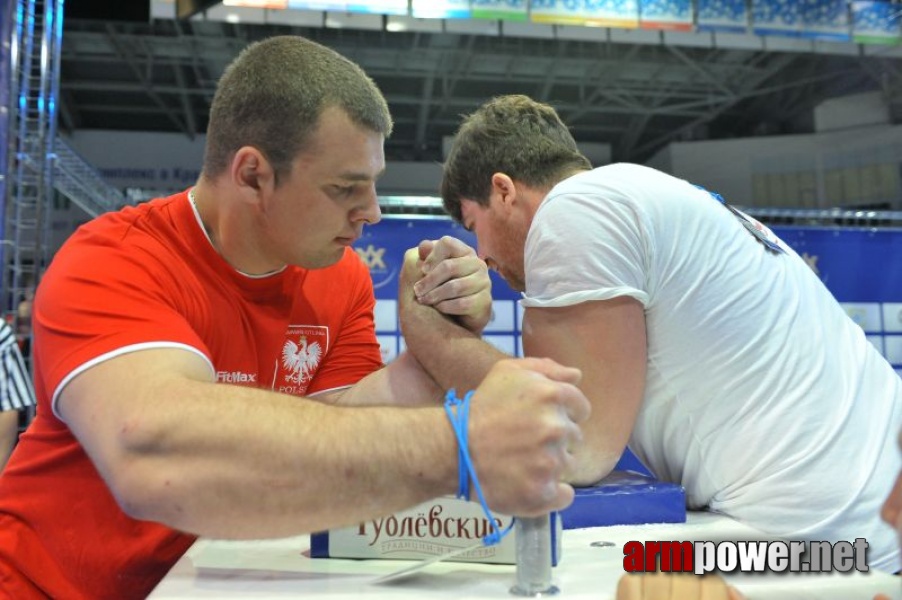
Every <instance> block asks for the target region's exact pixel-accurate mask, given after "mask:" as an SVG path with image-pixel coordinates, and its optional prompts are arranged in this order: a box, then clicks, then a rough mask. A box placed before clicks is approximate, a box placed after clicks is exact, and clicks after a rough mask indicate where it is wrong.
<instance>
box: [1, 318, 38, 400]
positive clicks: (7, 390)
mask: <svg viewBox="0 0 902 600" xmlns="http://www.w3.org/2000/svg"><path fill="white" fill-rule="evenodd" d="M34 404H35V398H34V388H33V387H32V384H31V375H30V374H29V373H28V369H27V368H26V366H25V360H24V359H23V358H22V353H21V352H20V351H19V345H18V343H17V342H16V336H15V333H14V332H13V330H12V327H10V326H9V325H8V324H7V323H6V322H5V321H0V411H4V410H21V409H23V408H28V407H29V406H34Z"/></svg>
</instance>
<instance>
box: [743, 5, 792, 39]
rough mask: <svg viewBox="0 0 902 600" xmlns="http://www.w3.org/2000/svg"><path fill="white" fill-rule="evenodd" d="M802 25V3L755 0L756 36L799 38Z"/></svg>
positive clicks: (753, 27) (754, 23)
mask: <svg viewBox="0 0 902 600" xmlns="http://www.w3.org/2000/svg"><path fill="white" fill-rule="evenodd" d="M801 25H802V2H786V0H755V1H754V2H753V3H752V29H753V31H754V32H755V34H756V35H788V36H797V35H799V33H800V31H801Z"/></svg>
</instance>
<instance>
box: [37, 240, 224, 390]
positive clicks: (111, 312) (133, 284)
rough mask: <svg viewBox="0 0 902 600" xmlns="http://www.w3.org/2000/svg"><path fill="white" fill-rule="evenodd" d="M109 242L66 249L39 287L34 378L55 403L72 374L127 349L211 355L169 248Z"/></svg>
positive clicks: (61, 252) (206, 356)
mask: <svg viewBox="0 0 902 600" xmlns="http://www.w3.org/2000/svg"><path fill="white" fill-rule="evenodd" d="M108 242H109V239H106V240H92V239H90V238H89V239H82V240H79V242H78V243H77V244H70V245H69V246H68V247H64V248H63V249H62V250H61V251H60V253H58V254H57V256H56V257H55V259H54V261H53V264H51V266H50V268H49V269H48V270H47V274H46V275H45V276H44V278H43V279H42V280H41V284H40V286H39V287H38V290H37V294H36V297H35V304H34V321H33V322H34V344H33V351H34V358H35V376H36V383H37V384H38V386H41V387H43V389H44V390H45V391H46V392H45V393H47V394H49V395H50V396H51V397H52V398H53V401H54V402H55V399H56V397H57V396H58V394H59V391H60V389H61V388H62V386H63V385H65V383H66V382H67V381H69V380H70V379H71V377H72V376H73V375H74V374H76V373H78V372H81V370H83V369H85V368H87V366H90V365H92V364H96V363H97V362H98V361H99V360H102V359H104V358H105V357H113V356H115V355H117V354H119V353H124V352H128V351H129V350H130V349H135V350H136V349H142V348H150V347H183V348H186V349H189V350H192V351H194V352H196V353H198V354H199V355H201V356H203V357H205V358H206V360H207V361H208V362H209V360H210V359H209V356H210V353H209V350H208V348H207V347H206V345H205V344H204V342H203V341H202V340H201V339H200V337H199V336H198V334H197V331H196V329H195V328H194V327H192V326H191V324H190V323H189V322H188V320H187V319H186V317H185V313H186V310H185V307H180V306H178V304H179V303H181V302H182V301H183V300H184V296H185V291H184V290H185V289H186V288H188V287H190V286H188V285H186V283H187V282H186V281H184V279H183V278H180V277H179V275H177V274H176V273H175V272H174V270H173V267H170V268H167V267H166V264H165V263H166V256H167V253H166V251H165V250H164V249H163V248H162V247H150V246H142V245H138V246H136V247H135V248H133V249H131V250H129V251H126V250H124V249H123V248H122V247H121V246H120V247H116V245H115V244H111V243H108ZM170 264H174V263H173V261H170ZM179 274H181V275H183V274H184V273H181V272H180V273H179ZM61 299H65V301H60V300H61ZM199 308H202V307H199ZM196 312H200V311H196Z"/></svg>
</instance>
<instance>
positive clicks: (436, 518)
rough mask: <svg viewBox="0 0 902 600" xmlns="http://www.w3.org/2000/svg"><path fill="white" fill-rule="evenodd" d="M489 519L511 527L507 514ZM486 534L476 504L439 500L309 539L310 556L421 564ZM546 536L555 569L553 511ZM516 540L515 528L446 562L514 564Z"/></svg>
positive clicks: (557, 535)
mask: <svg viewBox="0 0 902 600" xmlns="http://www.w3.org/2000/svg"><path fill="white" fill-rule="evenodd" d="M492 516H493V517H494V518H495V519H496V524H497V526H498V528H499V529H500V530H501V531H503V530H504V529H506V528H507V526H508V525H510V523H511V517H510V516H507V515H500V514H493V515H492ZM490 532H491V529H490V527H489V522H488V519H486V516H485V514H484V513H483V512H482V508H481V507H480V505H479V503H478V502H466V501H464V500H459V499H457V498H454V497H442V498H437V499H435V500H431V501H429V502H425V503H423V504H420V505H418V506H416V507H414V508H411V509H409V510H405V511H403V512H399V513H396V514H394V515H391V516H389V517H384V518H381V519H374V520H372V521H367V522H365V523H360V524H359V525H357V526H355V527H346V528H343V529H331V530H329V531H326V532H321V533H314V534H312V535H311V536H310V556H311V557H313V558H330V557H331V558H387V559H415V560H422V559H425V558H431V557H434V556H437V555H439V554H447V553H448V552H451V551H453V550H457V549H459V548H466V547H468V546H473V545H474V544H476V543H478V542H479V540H480V539H481V538H483V537H484V536H485V535H486V534H488V533H490ZM550 535H551V540H550V542H551V551H552V552H551V554H552V565H553V566H554V565H557V564H558V561H559V560H560V556H561V520H560V516H559V515H558V514H557V513H552V514H551V532H550ZM515 536H516V528H514V529H513V530H512V531H511V532H510V533H509V534H507V535H506V536H505V537H504V539H502V540H501V542H500V543H498V544H496V545H494V546H482V547H480V548H476V549H474V550H472V551H470V552H465V553H463V554H460V555H458V556H455V557H452V558H451V559H449V560H453V561H458V562H478V563H497V564H515V563H516V562H517V557H516V541H515Z"/></svg>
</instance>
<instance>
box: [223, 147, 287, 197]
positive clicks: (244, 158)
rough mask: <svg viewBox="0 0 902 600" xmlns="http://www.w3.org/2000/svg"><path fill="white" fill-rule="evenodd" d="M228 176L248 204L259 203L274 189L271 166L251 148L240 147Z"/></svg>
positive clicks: (260, 154)
mask: <svg viewBox="0 0 902 600" xmlns="http://www.w3.org/2000/svg"><path fill="white" fill-rule="evenodd" d="M230 174H231V176H232V182H233V183H234V184H235V186H236V187H237V188H238V190H239V191H240V193H241V196H242V197H243V198H245V199H246V200H247V201H249V202H259V201H260V200H261V199H263V198H264V197H266V196H268V195H269V194H270V193H271V192H272V190H273V189H275V183H276V179H275V171H274V170H273V167H272V164H271V163H270V162H269V161H268V160H267V159H266V157H265V156H264V155H263V153H262V152H260V150H258V149H257V148H254V147H253V146H242V147H241V148H239V149H238V151H237V152H235V156H234V157H233V158H232V164H231V169H230Z"/></svg>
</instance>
